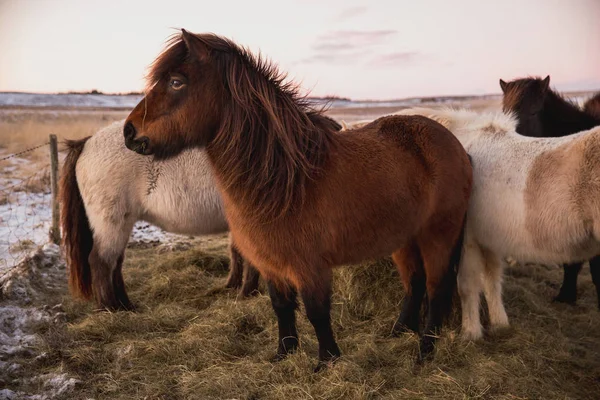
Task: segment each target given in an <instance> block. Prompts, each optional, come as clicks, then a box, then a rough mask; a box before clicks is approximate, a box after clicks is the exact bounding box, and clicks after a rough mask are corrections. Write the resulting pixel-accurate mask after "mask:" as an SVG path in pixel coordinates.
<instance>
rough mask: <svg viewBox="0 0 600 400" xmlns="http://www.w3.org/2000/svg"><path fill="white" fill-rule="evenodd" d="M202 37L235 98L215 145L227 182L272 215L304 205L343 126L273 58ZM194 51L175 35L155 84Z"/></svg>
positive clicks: (154, 74)
mask: <svg viewBox="0 0 600 400" xmlns="http://www.w3.org/2000/svg"><path fill="white" fill-rule="evenodd" d="M196 37H197V38H198V39H199V40H200V41H201V42H203V43H204V44H205V45H206V46H207V47H208V48H209V49H210V50H211V56H210V57H211V61H213V62H215V63H216V68H217V69H218V70H219V71H222V75H223V77H224V81H223V82H222V83H223V85H224V87H225V88H226V89H227V90H226V92H228V93H229V94H230V98H229V99H228V100H229V104H227V106H226V107H225V114H224V115H223V118H222V121H223V122H222V125H221V126H220V128H219V130H218V132H217V134H216V136H215V139H214V140H213V141H212V143H211V144H210V145H209V147H208V151H209V152H210V153H211V154H212V155H213V156H214V158H215V162H216V163H219V164H220V165H221V166H222V168H220V169H221V170H223V171H228V174H227V175H223V176H220V180H221V184H222V185H224V186H225V187H232V186H233V185H234V182H235V185H236V186H238V187H237V188H234V189H236V192H237V193H240V195H241V196H244V197H245V198H244V201H246V202H249V204H252V205H253V206H254V207H255V210H260V211H261V212H263V213H265V214H269V215H270V216H279V215H282V214H283V213H285V212H286V211H288V210H290V209H292V208H294V207H298V206H300V205H301V204H302V202H303V200H304V197H305V191H306V183H307V182H308V181H309V180H311V179H314V178H315V176H316V175H317V174H318V172H319V170H320V168H321V166H322V165H323V163H324V162H325V160H326V155H327V153H328V150H329V147H330V144H331V138H332V136H333V135H334V132H335V131H336V130H338V129H339V128H338V126H339V125H338V126H336V125H337V124H335V123H332V121H331V120H330V119H328V118H327V117H325V116H324V115H323V112H324V110H323V109H320V110H316V109H314V108H313V107H311V105H310V104H309V102H308V101H307V99H306V97H304V96H302V95H300V94H299V92H298V87H297V86H295V85H293V84H292V83H289V82H286V76H285V75H284V74H282V73H280V72H279V71H278V69H277V67H276V66H275V65H274V64H273V63H271V62H269V61H268V60H266V59H265V58H263V57H261V56H260V55H259V56H254V55H252V54H251V53H250V51H249V50H248V49H245V48H242V47H240V46H238V45H236V44H235V43H233V42H231V41H230V40H228V39H225V38H221V37H218V36H216V35H213V34H201V35H196ZM186 52H187V50H186V46H185V43H184V42H183V40H182V39H181V36H176V37H174V38H172V39H171V41H170V45H169V47H168V48H167V49H166V50H165V51H164V52H163V53H162V54H161V55H160V56H159V57H158V58H157V60H156V61H155V63H154V64H153V66H152V68H151V71H150V74H149V78H148V83H149V85H150V86H153V85H154V84H155V83H156V82H158V81H159V80H160V79H161V78H162V77H163V76H165V74H166V73H167V72H168V71H169V70H172V69H173V68H174V66H176V65H178V64H181V63H182V62H184V61H185V59H186V57H187V53H186ZM225 153H227V154H228V156H227V157H220V155H221V154H225ZM256 160H261V162H260V163H258V162H256ZM240 178H242V179H240ZM240 182H242V183H241V185H243V186H244V187H239V186H240ZM238 189H239V190H238Z"/></svg>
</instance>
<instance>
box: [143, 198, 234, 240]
mask: <svg viewBox="0 0 600 400" xmlns="http://www.w3.org/2000/svg"><path fill="white" fill-rule="evenodd" d="M143 219H144V220H146V221H148V222H150V223H152V224H154V225H156V226H158V227H160V228H161V229H163V230H165V231H167V232H172V233H179V234H183V235H193V236H196V235H207V234H212V233H220V232H225V231H227V230H228V226H227V221H226V220H225V215H224V213H223V209H222V206H221V204H220V203H219V202H218V201H210V200H208V199H207V200H205V201H190V199H182V198H176V199H164V198H163V199H155V200H154V201H150V202H149V204H148V205H147V209H146V212H145V215H144V216H143Z"/></svg>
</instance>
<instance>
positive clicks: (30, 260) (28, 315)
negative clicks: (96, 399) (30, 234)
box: [0, 244, 80, 400]
mask: <svg viewBox="0 0 600 400" xmlns="http://www.w3.org/2000/svg"><path fill="white" fill-rule="evenodd" d="M64 277H65V265H64V262H63V261H62V260H61V258H60V248H59V246H57V245H55V244H46V245H44V246H43V247H41V248H39V249H38V250H37V251H36V252H35V253H34V254H33V255H31V256H29V257H26V258H25V259H24V260H23V261H22V262H21V263H19V264H18V265H16V266H15V267H14V268H12V269H11V270H10V271H9V272H8V273H6V274H4V275H1V276H0V288H1V289H2V291H1V292H0V294H1V296H0V298H1V299H2V301H1V302H0V381H6V382H9V381H14V380H22V381H21V383H25V384H33V386H37V387H42V388H43V393H42V394H27V393H23V392H14V391H12V390H9V389H4V390H1V391H0V400H2V399H31V400H33V399H36V400H42V399H43V400H46V399H54V398H63V397H64V396H65V395H66V394H67V393H68V392H71V391H72V390H73V389H74V388H75V387H76V386H77V385H78V384H79V383H80V381H79V380H77V379H74V378H72V377H69V376H68V375H67V374H64V373H50V374H45V375H40V376H35V377H33V378H31V379H28V380H23V378H22V376H20V375H22V374H21V370H22V366H21V365H20V364H18V363H17V362H15V361H14V360H15V359H17V360H18V359H19V358H21V357H27V358H30V359H35V360H43V359H44V357H47V355H46V354H45V353H42V354H36V351H37V348H36V347H37V345H38V344H39V343H40V341H41V338H40V337H39V336H38V335H37V333H36V332H37V330H38V328H39V326H40V325H45V326H48V325H52V324H57V323H64V315H65V314H64V312H63V309H62V304H56V305H54V306H49V305H44V306H42V307H34V306H31V305H30V304H31V303H32V298H35V297H38V296H39V299H38V300H37V303H38V304H39V303H40V302H41V301H40V299H44V297H43V296H44V294H45V293H48V290H51V289H56V288H57V287H59V286H60V288H61V290H64V287H65V285H66V283H65V278H64Z"/></svg>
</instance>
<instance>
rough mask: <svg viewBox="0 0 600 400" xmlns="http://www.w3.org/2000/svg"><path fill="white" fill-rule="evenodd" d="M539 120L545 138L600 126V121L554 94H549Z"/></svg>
mask: <svg viewBox="0 0 600 400" xmlns="http://www.w3.org/2000/svg"><path fill="white" fill-rule="evenodd" d="M539 119H540V122H541V125H542V129H543V136H545V137H560V136H566V135H570V134H572V133H576V132H581V131H584V130H588V129H591V128H593V127H594V126H596V125H599V124H600V120H598V119H596V118H594V117H593V116H591V115H589V114H587V113H585V112H583V111H582V110H580V109H579V108H577V107H576V106H575V105H573V104H571V103H569V102H567V101H566V100H564V99H563V98H562V97H560V96H558V95H556V94H554V93H553V92H550V93H548V96H547V98H546V100H545V101H544V107H543V109H542V111H541V113H540V115H539Z"/></svg>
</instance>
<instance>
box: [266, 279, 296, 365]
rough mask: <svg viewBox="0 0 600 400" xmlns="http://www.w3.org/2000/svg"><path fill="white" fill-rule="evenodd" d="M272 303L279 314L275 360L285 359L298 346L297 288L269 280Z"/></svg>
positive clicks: (276, 313)
mask: <svg viewBox="0 0 600 400" xmlns="http://www.w3.org/2000/svg"><path fill="white" fill-rule="evenodd" d="M267 285H268V287H269V295H270V296H271V305H272V306H273V310H274V311H275V315H277V326H278V329H279V338H278V345H277V354H276V355H275V359H274V360H275V361H279V360H282V359H284V358H285V357H286V356H287V355H288V354H290V353H293V352H294V351H296V349H297V348H298V330H297V329H296V308H298V302H297V301H296V298H297V294H296V290H295V289H293V288H292V287H290V286H289V285H287V284H281V283H275V282H273V281H271V280H269V281H268V282H267Z"/></svg>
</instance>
